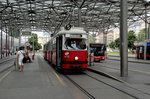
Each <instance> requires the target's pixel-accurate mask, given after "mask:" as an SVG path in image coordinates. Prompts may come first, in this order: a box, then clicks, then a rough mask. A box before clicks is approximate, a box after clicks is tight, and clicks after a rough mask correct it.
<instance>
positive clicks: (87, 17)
mask: <svg viewBox="0 0 150 99" xmlns="http://www.w3.org/2000/svg"><path fill="white" fill-rule="evenodd" d="M120 1H121V0H0V27H1V29H3V28H5V29H6V28H7V29H8V30H12V29H21V30H22V31H23V30H37V31H41V30H42V31H47V32H52V33H53V32H55V31H57V30H58V29H59V28H60V27H62V26H65V25H66V24H71V25H73V26H78V24H79V23H80V24H81V26H82V27H84V29H86V30H87V31H104V30H105V29H108V28H115V27H119V26H120V25H119V23H120ZM127 1H128V23H130V24H131V23H134V22H136V21H138V20H143V21H145V22H147V23H148V20H147V19H148V18H149V17H150V0H127ZM80 11H81V13H79V12H80ZM79 17H80V18H81V21H79Z"/></svg>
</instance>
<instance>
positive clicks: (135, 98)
mask: <svg viewBox="0 0 150 99" xmlns="http://www.w3.org/2000/svg"><path fill="white" fill-rule="evenodd" d="M85 75H86V76H88V77H90V78H92V79H94V80H96V81H98V82H100V83H103V84H105V85H107V86H109V87H111V88H113V89H115V90H118V91H120V92H122V93H124V94H126V95H128V96H130V97H132V98H134V99H140V98H138V97H136V96H134V95H132V94H130V93H128V92H126V91H124V90H121V89H119V88H117V87H115V86H113V85H111V84H109V83H106V82H104V81H102V80H100V79H97V78H96V77H93V76H91V75H89V74H87V73H85Z"/></svg>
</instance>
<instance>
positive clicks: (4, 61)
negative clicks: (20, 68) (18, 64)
mask: <svg viewBox="0 0 150 99" xmlns="http://www.w3.org/2000/svg"><path fill="white" fill-rule="evenodd" d="M13 59H15V58H11V59H7V60H3V61H2V62H0V66H1V64H4V63H6V62H8V61H11V60H13Z"/></svg>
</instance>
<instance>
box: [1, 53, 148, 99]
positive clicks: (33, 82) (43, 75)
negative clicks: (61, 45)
mask: <svg viewBox="0 0 150 99" xmlns="http://www.w3.org/2000/svg"><path fill="white" fill-rule="evenodd" d="M90 68H94V69H96V70H103V71H104V70H105V69H104V68H103V66H102V65H101V64H99V63H95V66H92V67H90ZM105 72H107V70H105ZM108 73H109V74H110V75H113V76H114V77H116V78H118V79H120V80H123V81H125V82H126V83H128V84H129V85H127V84H125V83H122V82H121V83H120V82H118V81H111V80H110V79H108V78H103V77H101V76H99V79H104V80H103V81H105V82H110V81H111V82H112V85H113V86H114V87H117V88H118V89H119V88H120V89H121V90H122V89H124V92H127V93H130V95H128V94H127V95H125V94H122V92H119V91H114V90H112V89H111V88H110V87H108V86H106V85H104V84H99V85H96V84H95V85H94V86H85V87H84V88H85V89H86V90H88V91H89V93H91V94H93V95H94V96H95V97H96V99H149V97H150V95H149V92H150V86H149V85H145V82H150V78H149V76H148V75H147V76H146V75H141V74H136V73H133V72H130V75H129V77H126V78H121V77H119V72H118V71H114V70H112V71H110V70H109V71H108ZM0 75H1V78H0V99H89V97H87V96H86V95H85V94H83V93H82V92H81V91H80V90H79V89H78V88H77V87H76V86H74V85H73V84H72V83H71V82H69V81H68V80H67V79H66V78H65V77H64V76H63V74H60V73H57V72H56V71H55V70H54V69H53V68H52V67H51V66H50V65H49V64H48V62H46V61H45V60H44V59H43V57H42V55H36V56H35V60H34V61H33V63H26V64H25V68H24V71H23V72H19V71H16V70H14V68H12V69H10V70H9V71H6V72H5V74H4V73H3V74H0ZM73 77H75V78H76V79H77V78H79V79H77V81H78V82H79V80H80V79H82V80H83V79H84V80H85V82H80V84H81V85H85V84H87V85H89V84H92V83H93V84H94V83H98V82H90V79H87V78H86V77H85V78H83V77H82V75H79V74H77V75H73ZM143 79H147V80H146V81H143ZM131 87H133V88H135V89H133V88H131ZM138 88H140V90H138ZM141 89H142V90H141ZM132 95H133V96H132Z"/></svg>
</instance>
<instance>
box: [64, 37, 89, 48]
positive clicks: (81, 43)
mask: <svg viewBox="0 0 150 99" xmlns="http://www.w3.org/2000/svg"><path fill="white" fill-rule="evenodd" d="M65 48H66V49H69V50H84V49H86V40H85V39H76V38H71V39H67V40H66V42H65Z"/></svg>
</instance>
